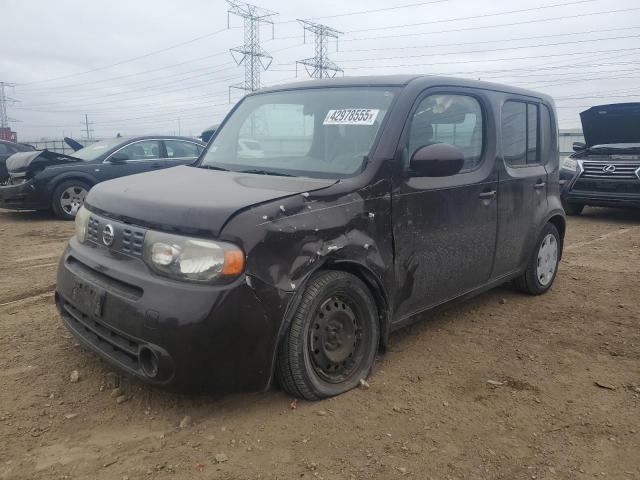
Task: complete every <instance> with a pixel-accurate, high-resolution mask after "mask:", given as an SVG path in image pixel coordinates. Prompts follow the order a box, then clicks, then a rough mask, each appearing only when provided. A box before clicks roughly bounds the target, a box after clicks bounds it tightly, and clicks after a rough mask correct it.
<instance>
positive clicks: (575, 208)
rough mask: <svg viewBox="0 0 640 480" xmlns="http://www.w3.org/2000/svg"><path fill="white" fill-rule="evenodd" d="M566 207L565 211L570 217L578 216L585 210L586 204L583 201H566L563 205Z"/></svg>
mask: <svg viewBox="0 0 640 480" xmlns="http://www.w3.org/2000/svg"><path fill="white" fill-rule="evenodd" d="M562 206H563V207H564V211H565V213H566V214H567V215H569V216H570V217H575V216H578V215H580V214H581V213H582V210H584V204H582V203H565V204H563V205H562Z"/></svg>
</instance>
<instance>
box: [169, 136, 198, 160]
mask: <svg viewBox="0 0 640 480" xmlns="http://www.w3.org/2000/svg"><path fill="white" fill-rule="evenodd" d="M164 146H165V148H166V149H167V157H168V158H189V157H197V156H198V155H200V152H201V151H202V150H201V149H199V148H198V147H199V145H197V144H195V143H191V142H183V141H181V140H165V141H164Z"/></svg>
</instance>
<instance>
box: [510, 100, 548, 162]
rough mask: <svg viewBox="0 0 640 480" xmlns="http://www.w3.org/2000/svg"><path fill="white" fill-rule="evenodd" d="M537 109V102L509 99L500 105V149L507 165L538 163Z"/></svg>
mask: <svg viewBox="0 0 640 480" xmlns="http://www.w3.org/2000/svg"><path fill="white" fill-rule="evenodd" d="M538 110H539V107H538V105H537V104H534V103H525V102H516V101H511V100H510V101H508V102H506V103H505V104H504V106H503V107H502V151H503V154H504V159H505V161H506V162H507V164H508V165H510V166H512V167H519V166H524V165H535V164H539V163H540V149H539V139H538V137H539V135H538V132H539V125H538V118H539V115H538Z"/></svg>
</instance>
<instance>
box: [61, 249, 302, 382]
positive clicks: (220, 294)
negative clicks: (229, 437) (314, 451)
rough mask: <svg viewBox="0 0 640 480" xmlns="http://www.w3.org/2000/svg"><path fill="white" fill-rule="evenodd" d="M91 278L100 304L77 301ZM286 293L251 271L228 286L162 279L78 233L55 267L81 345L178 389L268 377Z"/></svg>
mask: <svg viewBox="0 0 640 480" xmlns="http://www.w3.org/2000/svg"><path fill="white" fill-rule="evenodd" d="M249 284H251V286H250V285H249ZM86 286H89V287H90V288H91V289H93V290H95V291H97V292H101V293H102V294H103V295H104V297H103V300H102V301H101V304H100V308H99V311H98V312H96V311H93V310H92V311H87V310H88V309H87V308H85V307H83V306H82V302H79V301H78V298H77V297H78V293H77V292H78V290H79V289H81V288H85V287H86ZM289 295H290V294H288V293H286V292H280V291H278V290H277V289H275V288H274V287H270V286H267V285H266V284H263V283H262V282H260V281H259V280H257V279H254V278H252V279H251V281H249V282H248V281H247V280H246V277H242V278H240V279H238V280H237V281H236V282H234V283H233V284H230V285H225V286H203V285H195V284H189V283H186V282H177V281H173V280H170V279H165V278H162V277H159V276H156V275H155V274H153V273H151V272H150V271H149V269H148V268H147V267H146V265H145V264H144V263H143V262H142V260H141V259H139V258H134V257H131V256H126V255H124V254H122V253H118V252H113V251H110V250H108V249H106V247H102V246H99V245H96V244H92V243H87V244H81V243H79V242H78V241H77V240H76V239H75V237H74V238H72V240H71V241H70V243H69V246H68V248H67V250H66V251H65V253H64V255H63V256H62V258H61V260H60V264H59V267H58V283H57V287H56V304H57V306H58V309H59V312H60V314H61V316H62V319H63V321H64V323H65V325H66V327H67V328H68V329H69V330H70V331H71V333H72V334H73V335H74V336H75V337H76V338H77V339H78V340H79V341H80V342H81V343H82V344H83V345H85V346H86V347H88V348H89V349H91V350H93V351H94V352H96V353H98V354H99V355H100V356H101V357H103V358H104V359H106V360H107V361H108V362H109V363H111V364H113V365H115V366H117V367H119V368H120V369H121V370H123V371H125V372H127V373H129V374H130V375H133V376H135V377H138V378H140V379H141V380H144V381H146V382H148V383H151V384H153V385H156V386H161V387H166V388H169V389H172V390H176V391H190V392H193V391H217V392H231V391H258V390H264V389H266V388H268V386H269V384H270V380H271V374H272V370H273V362H274V358H275V350H276V347H277V343H278V333H279V329H280V324H281V321H282V318H283V317H284V312H285V308H286V305H287V304H288V301H289ZM154 368H155V369H154Z"/></svg>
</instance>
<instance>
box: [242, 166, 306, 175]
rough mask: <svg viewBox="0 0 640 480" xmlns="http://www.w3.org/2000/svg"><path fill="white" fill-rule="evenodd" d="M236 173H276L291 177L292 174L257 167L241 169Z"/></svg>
mask: <svg viewBox="0 0 640 480" xmlns="http://www.w3.org/2000/svg"><path fill="white" fill-rule="evenodd" d="M238 173H254V174H256V175H276V176H278V177H293V176H294V175H290V174H288V173H282V172H274V171H272V170H260V169H257V168H254V169H251V170H241V171H240V172H238Z"/></svg>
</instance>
